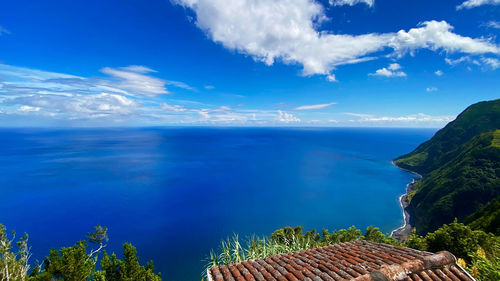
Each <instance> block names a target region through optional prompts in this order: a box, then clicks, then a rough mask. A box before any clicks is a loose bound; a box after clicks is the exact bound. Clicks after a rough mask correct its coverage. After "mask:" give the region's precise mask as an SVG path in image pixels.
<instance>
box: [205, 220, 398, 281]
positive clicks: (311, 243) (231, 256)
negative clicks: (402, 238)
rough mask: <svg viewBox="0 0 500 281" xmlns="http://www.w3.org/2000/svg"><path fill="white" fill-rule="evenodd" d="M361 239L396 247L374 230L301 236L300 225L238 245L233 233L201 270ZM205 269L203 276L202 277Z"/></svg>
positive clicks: (323, 231)
mask: <svg viewBox="0 0 500 281" xmlns="http://www.w3.org/2000/svg"><path fill="white" fill-rule="evenodd" d="M363 239H366V240H371V241H375V242H383V243H389V244H398V242H397V241H396V240H394V239H393V238H392V237H390V236H389V235H386V234H383V233H382V232H380V231H379V229H378V228H376V227H372V226H370V227H368V228H367V229H366V231H365V235H362V232H361V230H359V229H357V228H356V227H354V226H352V227H350V228H349V229H347V230H345V229H341V230H338V231H333V232H332V233H330V232H329V231H328V230H326V229H323V230H322V234H319V233H317V232H316V230H312V231H309V232H306V233H305V234H304V233H303V232H302V227H300V226H299V227H296V228H294V229H292V228H291V227H285V228H282V229H278V230H276V231H275V232H274V233H273V234H272V235H271V236H270V237H269V238H267V237H258V236H252V237H249V238H247V239H245V240H244V241H243V243H242V242H240V238H239V236H238V235H237V234H235V235H233V237H231V238H227V239H225V240H223V241H221V244H220V247H219V251H218V252H215V251H213V250H212V251H211V252H210V256H209V257H208V259H207V260H208V262H207V265H206V268H205V269H206V270H207V269H210V268H212V267H214V266H220V265H227V264H232V263H240V262H243V261H246V260H255V259H264V258H267V257H269V256H274V255H278V254H287V253H291V252H297V251H301V250H307V249H312V248H316V247H322V246H326V245H330V244H335V243H340V242H347V241H353V240H363ZM243 245H244V246H243ZM206 270H205V272H204V274H206Z"/></svg>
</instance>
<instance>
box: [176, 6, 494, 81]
mask: <svg viewBox="0 0 500 281" xmlns="http://www.w3.org/2000/svg"><path fill="white" fill-rule="evenodd" d="M176 3H179V4H180V5H183V6H184V7H187V8H189V9H192V10H193V11H194V12H195V13H196V25H197V26H198V27H199V28H200V29H202V30H203V31H205V33H206V34H207V36H208V37H209V38H210V39H211V40H213V41H215V42H217V43H220V44H222V45H223V46H224V47H226V48H228V49H231V50H236V51H238V52H240V53H243V54H246V55H249V56H251V57H252V58H254V59H255V60H257V61H262V62H264V63H266V64H267V65H272V64H273V63H274V62H275V61H277V60H279V61H281V62H283V63H285V64H299V65H301V66H302V68H303V69H302V74H303V75H313V74H322V75H327V76H328V80H330V81H335V79H334V77H335V76H332V74H333V73H332V72H333V70H334V69H335V67H336V66H339V65H345V64H352V63H359V62H363V61H366V60H370V59H373V57H371V56H369V55H371V54H374V53H376V52H379V51H383V50H385V49H388V48H389V49H393V50H394V51H395V54H396V55H397V56H402V55H404V54H406V53H408V52H410V53H411V54H413V53H414V52H415V51H416V50H417V49H421V48H426V49H431V50H435V51H436V50H443V51H445V52H448V53H454V52H461V53H470V54H483V53H495V54H498V53H500V49H499V47H498V46H496V45H495V44H494V43H492V42H490V41H489V40H487V39H483V38H478V39H473V38H470V37H464V36H460V35H458V34H455V33H453V32H452V31H451V30H452V29H453V27H452V26H451V25H449V24H448V23H447V22H445V21H441V22H438V21H427V22H423V23H422V24H420V25H419V26H418V27H417V28H412V29H410V30H409V31H404V30H401V31H399V32H397V33H382V34H379V33H369V34H362V35H350V34H332V33H328V32H324V31H321V32H320V31H318V30H317V29H316V27H317V26H318V23H320V22H322V21H324V20H326V19H327V17H326V15H325V13H324V8H323V6H322V5H321V4H319V3H318V2H316V1H311V0H274V1H252V0H234V1H224V0H176Z"/></svg>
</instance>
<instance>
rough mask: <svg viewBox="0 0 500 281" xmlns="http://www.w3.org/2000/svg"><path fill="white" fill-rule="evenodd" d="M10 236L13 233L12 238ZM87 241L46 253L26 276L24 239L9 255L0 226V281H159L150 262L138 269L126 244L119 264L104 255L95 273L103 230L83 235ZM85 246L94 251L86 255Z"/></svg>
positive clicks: (104, 238)
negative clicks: (41, 262)
mask: <svg viewBox="0 0 500 281" xmlns="http://www.w3.org/2000/svg"><path fill="white" fill-rule="evenodd" d="M12 236H14V233H13V235H12ZM87 238H88V242H87V241H78V242H76V244H75V245H74V246H71V247H63V248H61V249H59V250H54V249H53V250H50V253H49V255H48V256H47V258H46V259H45V261H44V262H43V264H41V265H37V266H35V267H34V268H33V270H32V271H31V272H30V273H29V275H28V271H29V268H30V265H29V263H28V259H29V257H30V253H29V248H28V243H27V242H28V236H27V235H25V236H24V237H22V238H21V239H19V241H18V242H17V245H18V252H16V253H14V252H12V243H13V242H14V237H12V238H11V239H9V238H8V236H7V234H6V230H5V227H4V226H3V225H1V224H0V267H1V268H0V280H2V281H24V280H30V281H53V280H66V281H86V280H95V281H132V280H141V281H161V278H160V275H159V274H158V275H157V274H155V273H154V266H153V262H152V261H151V262H149V263H147V265H146V266H142V265H140V263H139V258H138V257H137V250H136V248H135V247H134V246H132V245H131V244H129V243H125V244H123V250H124V254H123V260H119V259H117V258H116V255H115V254H114V253H113V254H112V255H111V257H110V256H109V255H108V254H107V253H106V252H104V255H103V258H102V259H101V262H100V266H101V270H99V271H96V265H97V264H98V258H99V253H100V252H101V250H102V249H103V248H104V247H106V244H105V243H106V242H107V241H108V235H107V228H106V227H103V226H99V225H98V226H96V227H94V232H90V233H88V234H87ZM88 243H92V244H96V245H97V246H98V247H97V248H96V249H93V250H90V251H89V252H88V251H87V248H88Z"/></svg>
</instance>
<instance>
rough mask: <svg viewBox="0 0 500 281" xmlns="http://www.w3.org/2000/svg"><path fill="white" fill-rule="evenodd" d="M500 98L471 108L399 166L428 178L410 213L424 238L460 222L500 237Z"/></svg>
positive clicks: (420, 186)
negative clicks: (498, 198)
mask: <svg viewBox="0 0 500 281" xmlns="http://www.w3.org/2000/svg"><path fill="white" fill-rule="evenodd" d="M499 129H500V99H498V100H494V101H487V102H480V103H477V104H474V105H471V106H469V107H468V108H467V109H466V110H465V111H464V112H462V113H461V114H460V115H459V116H458V117H457V119H456V120H455V121H453V122H451V123H449V124H448V125H446V127H444V128H443V129H441V130H439V131H438V132H437V133H436V134H435V135H434V136H433V137H432V138H431V139H430V140H429V141H427V142H425V143H423V144H421V145H420V146H419V147H417V149H415V151H413V152H411V153H409V154H407V155H404V156H401V157H399V158H397V159H396V160H395V163H396V164H397V165H398V166H400V167H402V168H405V169H409V170H412V171H416V172H418V173H420V174H422V175H423V176H424V178H423V179H422V180H420V181H418V182H417V183H416V184H415V192H414V194H412V195H413V196H411V201H410V212H411V214H412V219H413V221H414V224H415V227H416V229H417V232H418V233H422V234H423V233H427V232H429V231H433V230H436V229H437V228H439V227H440V226H441V225H443V224H446V223H450V222H451V221H453V219H454V218H458V219H459V221H466V222H470V223H471V226H475V227H477V228H481V229H486V228H487V229H489V231H493V232H496V233H497V234H498V231H499V229H498V221H499V219H500V218H499V215H500V212H496V211H497V210H496V209H495V206H498V203H496V204H495V203H494V202H492V203H490V204H488V203H489V202H491V201H492V200H493V199H494V198H497V197H498V196H500V130H499Z"/></svg>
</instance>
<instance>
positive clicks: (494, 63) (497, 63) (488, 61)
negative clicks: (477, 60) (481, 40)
mask: <svg viewBox="0 0 500 281" xmlns="http://www.w3.org/2000/svg"><path fill="white" fill-rule="evenodd" d="M481 61H482V62H483V64H485V65H487V66H489V67H490V68H491V69H493V70H495V69H497V68H499V67H500V60H498V59H495V58H484V57H483V58H481Z"/></svg>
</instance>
